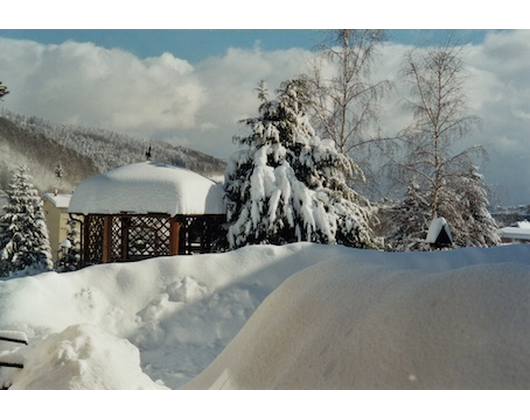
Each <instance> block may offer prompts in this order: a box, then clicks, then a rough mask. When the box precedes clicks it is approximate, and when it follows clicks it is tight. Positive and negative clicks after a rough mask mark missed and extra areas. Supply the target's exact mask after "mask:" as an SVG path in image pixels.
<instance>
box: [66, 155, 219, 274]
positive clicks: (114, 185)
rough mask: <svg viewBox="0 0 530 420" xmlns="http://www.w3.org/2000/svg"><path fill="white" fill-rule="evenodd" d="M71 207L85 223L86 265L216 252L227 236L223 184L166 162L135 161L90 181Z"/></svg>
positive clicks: (83, 237)
mask: <svg viewBox="0 0 530 420" xmlns="http://www.w3.org/2000/svg"><path fill="white" fill-rule="evenodd" d="M68 211H69V213H70V215H71V216H72V218H74V219H76V220H79V222H80V223H81V225H82V228H81V232H82V233H81V244H82V245H81V247H82V264H83V265H84V266H86V265H92V264H100V263H110V262H125V261H136V260H142V259H146V258H151V257H157V256H164V255H179V254H180V255H182V254H194V253H209V252H215V251H218V250H221V249H222V243H223V240H224V234H223V224H224V223H225V221H226V213H225V207H224V203H223V189H222V187H221V186H220V185H218V184H216V183H215V182H214V181H212V180H210V179H208V178H206V177H204V176H202V175H199V174H197V173H195V172H192V171H189V170H187V169H183V168H178V167H175V166H171V165H166V164H161V163H151V162H143V163H136V164H131V165H127V166H122V167H120V168H117V169H114V170H111V171H109V172H106V173H103V174H99V175H95V176H93V177H91V178H88V179H86V180H85V181H83V182H82V183H81V184H79V186H78V187H77V188H76V190H75V191H74V193H73V195H72V198H71V200H70V206H69V208H68ZM76 216H82V217H79V218H78V217H76Z"/></svg>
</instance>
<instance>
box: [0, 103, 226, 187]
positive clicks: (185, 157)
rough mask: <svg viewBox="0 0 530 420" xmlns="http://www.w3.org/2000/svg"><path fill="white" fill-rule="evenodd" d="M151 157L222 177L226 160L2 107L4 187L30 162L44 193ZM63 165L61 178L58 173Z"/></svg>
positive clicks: (0, 155)
mask: <svg viewBox="0 0 530 420" xmlns="http://www.w3.org/2000/svg"><path fill="white" fill-rule="evenodd" d="M149 146H151V160H152V161H157V162H163V163H168V164H172V165H175V166H180V167H185V168H188V169H190V170H192V171H195V172H198V173H200V174H203V175H205V176H209V177H212V178H219V177H220V176H221V175H222V174H223V172H224V168H225V165H226V162H224V161H222V160H220V159H217V158H214V157H213V156H209V155H206V154H204V153H200V152H197V151H195V150H192V149H189V148H186V147H182V146H173V145H170V144H168V143H165V142H161V141H148V140H141V139H137V138H134V137H131V136H129V135H125V134H119V133H115V132H112V131H107V130H102V129H96V128H88V127H78V126H72V125H63V124H56V123H52V122H49V121H46V120H44V119H42V118H38V117H33V116H29V117H28V116H24V115H20V114H16V113H13V112H10V111H8V110H5V109H1V110H0V190H1V189H3V188H5V187H6V186H7V184H8V183H9V181H10V179H11V177H12V174H13V171H14V170H15V169H16V168H17V167H18V166H19V165H20V164H25V165H27V166H28V167H29V171H30V174H31V175H32V177H33V182H34V184H35V186H36V187H37V188H38V189H39V191H40V192H46V191H53V190H54V189H59V190H60V191H62V192H70V191H72V190H73V189H74V188H75V187H76V186H77V185H78V184H79V183H80V182H81V181H82V180H83V179H85V178H87V177H89V176H92V175H94V174H96V173H100V172H105V171H108V170H110V169H113V168H116V167H118V166H122V165H126V164H129V163H134V162H141V161H143V160H145V152H146V150H147V148H148V147H149ZM57 165H60V166H61V168H62V170H63V178H62V181H61V182H59V179H58V178H57V176H56V175H55V169H56V168H57Z"/></svg>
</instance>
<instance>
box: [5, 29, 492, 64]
mask: <svg viewBox="0 0 530 420" xmlns="http://www.w3.org/2000/svg"><path fill="white" fill-rule="evenodd" d="M448 31H449V30H434V29H428V30H410V29H395V30H389V31H388V38H389V41H391V42H395V43H404V44H410V45H414V44H416V45H417V44H421V43H423V42H424V41H425V40H429V41H430V40H433V39H440V38H443V37H445V36H446V34H447V32H448ZM450 31H451V32H452V31H453V30H450ZM455 33H456V34H457V35H459V36H461V37H462V39H464V40H466V41H468V42H472V43H474V44H478V43H480V42H482V41H483V40H484V37H485V35H486V34H487V33H488V31H487V30H483V29H480V30H479V29H474V30H456V31H455ZM322 36H323V30H320V29H214V30H209V29H181V30H177V29H169V30H167V29H164V30H163V29H144V30H135V29H100V30H93V29H75V30H68V29H0V37H6V38H13V39H29V40H34V41H38V42H40V43H42V44H61V43H63V42H65V41H68V40H72V41H76V42H93V43H94V44H96V45H99V46H102V47H106V48H121V49H124V50H127V51H130V52H132V53H134V54H136V55H137V56H139V57H141V58H146V57H156V56H159V55H160V54H162V53H164V52H170V53H172V54H174V55H175V56H177V57H180V58H183V59H185V60H188V61H189V62H191V63H197V62H199V61H202V60H205V59H207V58H208V57H212V56H221V55H223V54H224V53H225V52H226V50H227V49H228V48H230V47H237V48H253V47H254V46H255V45H257V44H259V45H260V48H261V49H262V50H264V51H273V50H278V49H289V48H304V49H308V50H311V49H314V48H315V47H316V46H317V45H318V43H319V42H320V41H321V40H322Z"/></svg>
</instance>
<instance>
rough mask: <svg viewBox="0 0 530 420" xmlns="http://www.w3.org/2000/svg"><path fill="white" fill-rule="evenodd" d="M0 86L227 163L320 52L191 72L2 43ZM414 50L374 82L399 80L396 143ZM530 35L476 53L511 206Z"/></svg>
mask: <svg viewBox="0 0 530 420" xmlns="http://www.w3.org/2000/svg"><path fill="white" fill-rule="evenodd" d="M0 49H1V51H2V54H1V56H0V71H1V74H0V80H1V81H3V82H4V83H5V84H6V85H7V86H8V87H9V89H10V91H11V94H10V95H9V96H8V97H6V99H5V102H4V103H3V104H2V105H4V106H6V107H8V108H9V109H11V110H13V111H15V112H20V113H22V114H26V115H37V116H39V117H43V118H47V119H50V120H52V121H56V122H63V123H76V124H80V125H89V126H97V127H101V128H105V129H109V130H114V131H118V132H125V133H130V134H134V135H138V136H141V137H147V138H155V139H161V140H162V139H164V140H168V141H173V142H175V143H178V144H185V145H187V146H190V147H193V148H195V149H197V150H201V151H204V152H208V153H210V154H213V155H215V156H219V157H228V155H229V154H231V153H232V152H233V151H234V150H235V149H236V146H235V145H234V144H233V143H232V141H231V138H232V136H233V135H235V134H241V133H242V132H244V127H243V126H241V125H239V124H238V123H237V121H238V120H239V119H241V118H245V117H248V116H252V115H255V114H256V113H257V107H258V101H257V98H256V92H255V90H254V89H255V87H256V86H257V84H258V83H259V81H260V80H262V79H263V80H265V81H266V82H267V83H268V86H269V87H270V89H271V90H274V89H276V88H277V87H278V85H279V83H280V82H281V81H282V80H286V79H288V78H291V77H295V76H297V75H298V74H300V73H302V72H304V71H305V70H306V61H307V59H308V57H309V56H310V54H311V53H310V52H308V51H304V50H298V49H292V50H282V51H275V52H264V51H261V50H260V48H259V44H257V45H255V46H254V48H253V49H249V50H243V49H236V48H232V49H229V50H227V51H226V52H225V53H224V54H222V55H219V56H217V57H212V58H210V59H208V60H205V61H203V62H201V63H198V64H196V65H193V66H192V65H191V64H190V63H188V62H187V61H185V60H182V59H179V58H178V57H175V56H173V55H172V54H170V53H165V54H163V55H161V56H160V57H151V58H146V59H140V58H138V57H136V56H135V55H133V54H131V53H129V52H126V51H123V50H119V49H105V48H102V47H99V46H96V45H94V44H91V43H75V42H66V43H64V44H60V45H41V44H38V43H36V42H29V41H15V40H9V39H0ZM404 50H405V48H404V47H403V46H401V45H395V44H394V45H391V44H390V45H388V46H387V47H386V48H385V49H384V50H383V51H382V53H381V55H380V56H379V57H378V58H377V59H376V61H375V63H374V78H376V79H381V78H388V79H392V80H394V81H396V90H395V91H394V93H393V94H392V95H391V96H389V97H388V98H387V100H386V101H385V103H384V104H383V105H384V107H383V111H384V113H383V118H382V122H384V124H385V127H383V129H384V132H385V133H386V134H393V133H395V132H397V131H398V130H400V129H401V128H404V127H405V126H406V125H407V123H408V119H409V118H410V117H409V116H408V114H407V113H406V112H405V111H404V109H403V102H402V97H403V94H404V91H403V88H402V86H400V85H399V82H398V80H399V79H398V72H399V69H400V65H401V60H402V56H403V52H404ZM528 55H530V31H529V30H522V31H510V32H500V33H492V34H491V35H489V36H488V37H486V40H485V42H484V43H483V44H481V45H476V46H470V47H469V51H468V56H467V62H468V64H469V67H470V71H471V79H470V85H469V105H470V106H471V108H472V112H473V113H475V114H477V115H478V116H480V117H481V118H482V120H483V122H484V126H483V129H482V131H480V132H477V133H476V134H475V135H474V136H473V137H472V138H470V139H469V141H470V142H480V143H483V144H486V145H487V146H488V147H489V148H490V164H489V165H488V166H487V167H485V168H487V172H485V175H486V180H487V181H488V182H490V183H493V184H502V185H504V186H506V187H507V188H508V189H509V190H510V193H509V195H508V194H506V195H505V196H503V199H504V200H505V202H513V203H515V202H519V201H520V202H530V191H529V190H530V188H529V187H528V185H527V184H528V182H527V181H526V179H528V175H529V169H528V164H527V162H528V161H529V160H530V147H529V141H528V138H527V136H528V132H529V131H530V130H529V126H528V124H529V121H528V116H529V115H530V102H529V101H528V97H530V84H529V83H528V82H527V80H528V74H530V62H529V61H528V60H525V57H527V56H528Z"/></svg>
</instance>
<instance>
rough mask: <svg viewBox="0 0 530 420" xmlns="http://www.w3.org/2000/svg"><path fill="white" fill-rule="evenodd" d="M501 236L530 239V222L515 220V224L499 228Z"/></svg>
mask: <svg viewBox="0 0 530 420" xmlns="http://www.w3.org/2000/svg"><path fill="white" fill-rule="evenodd" d="M500 234H501V236H502V237H503V238H507V239H518V240H525V241H530V222H528V221H526V220H524V221H521V222H517V223H516V224H515V226H507V227H504V228H502V229H500Z"/></svg>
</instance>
